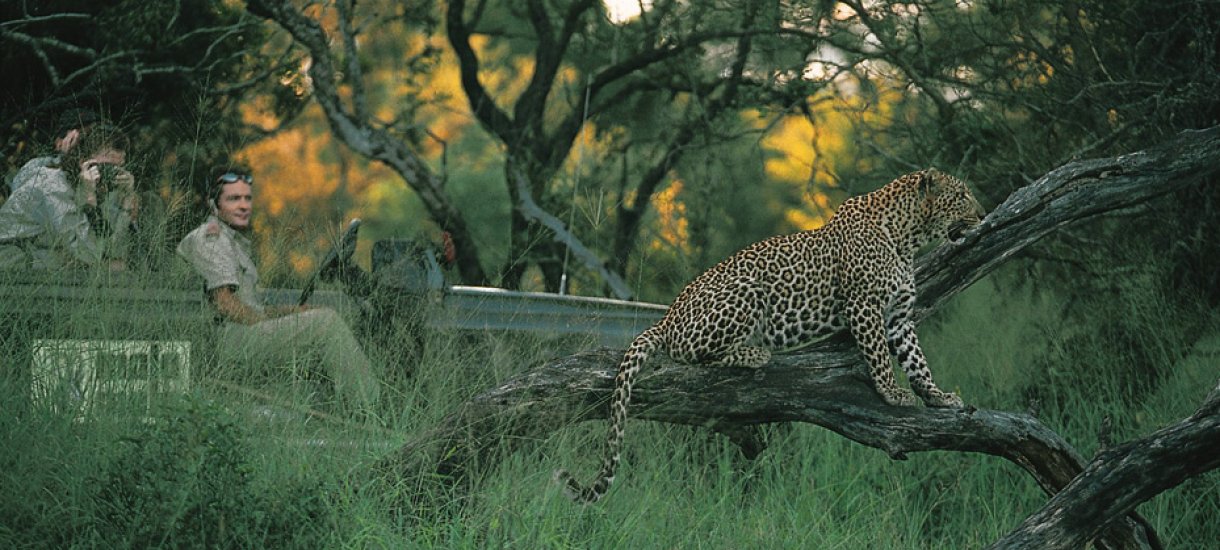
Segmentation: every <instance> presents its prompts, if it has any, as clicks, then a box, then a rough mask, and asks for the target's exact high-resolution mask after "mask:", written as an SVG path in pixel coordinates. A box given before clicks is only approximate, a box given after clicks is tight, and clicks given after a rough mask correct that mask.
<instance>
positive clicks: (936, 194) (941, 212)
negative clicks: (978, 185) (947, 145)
mask: <svg viewBox="0 0 1220 550" xmlns="http://www.w3.org/2000/svg"><path fill="white" fill-rule="evenodd" d="M918 174H919V176H920V181H919V189H920V192H921V193H923V201H922V204H921V207H920V209H921V211H922V214H923V220H924V228H923V233H924V235H925V237H926V238H927V239H928V240H940V239H945V240H948V241H949V242H951V243H953V244H961V242H962V241H964V240H965V239H966V235H967V234H968V233H969V232H970V230H972V229H974V228H975V227H976V226H978V225H979V223H980V222H981V221H982V219H983V215H984V214H986V212H985V211H984V210H983V207H982V206H981V205H980V204H979V201H977V200H975V198H974V194H972V193H971V192H970V188H969V187H966V184H965V183H962V180H959V179H957V178H955V177H953V176H950V175H949V174H946V173H944V172H941V171H939V170H937V169H935V168H928V169H927V170H923V171H921V172H919V173H918Z"/></svg>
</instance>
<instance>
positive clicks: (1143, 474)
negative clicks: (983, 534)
mask: <svg viewBox="0 0 1220 550" xmlns="http://www.w3.org/2000/svg"><path fill="white" fill-rule="evenodd" d="M1217 467H1220V385H1217V387H1216V388H1215V389H1213V390H1212V392H1211V394H1210V395H1208V397H1207V399H1206V400H1205V401H1204V403H1203V406H1201V407H1199V410H1198V411H1196V412H1195V414H1193V415H1191V416H1190V418H1187V419H1185V420H1182V421H1181V422H1178V423H1177V424H1174V425H1172V426H1169V427H1166V428H1163V429H1161V430H1158V431H1157V432H1155V433H1153V434H1152V435H1149V436H1147V437H1144V438H1140V439H1137V440H1134V441H1130V442H1127V443H1125V444H1123V445H1120V446H1118V447H1114V448H1112V449H1106V450H1105V451H1103V452H1101V453H1098V455H1097V456H1096V457H1094V458H1093V460H1092V461H1091V462H1089V464H1088V466H1086V467H1085V469H1084V472H1082V473H1081V474H1080V475H1078V476H1076V478H1075V479H1074V480H1072V482H1071V483H1069V484H1068V486H1067V487H1064V488H1063V490H1061V491H1059V492H1058V493H1057V494H1055V496H1054V497H1052V498H1051V500H1050V502H1047V503H1046V506H1044V507H1042V509H1041V510H1038V511H1037V512H1035V513H1034V514H1033V515H1031V516H1029V517H1028V518H1026V520H1025V521H1024V522H1022V523H1021V525H1020V526H1018V527H1017V528H1016V529H1015V530H1014V531H1013V532H1012V533H1009V534H1008V535H1007V536H1005V537H1004V538H1002V539H1000V540H999V541H997V542H996V543H995V544H994V545H992V546H991V548H994V549H997V550H999V549H1004V550H1015V549H1024V548H1030V549H1039V550H1041V549H1056V548H1063V549H1070V548H1083V547H1084V545H1085V543H1087V542H1088V541H1090V540H1092V539H1093V538H1094V537H1096V536H1097V534H1098V533H1099V532H1100V531H1101V530H1102V529H1103V528H1104V527H1105V526H1106V525H1107V524H1108V523H1109V521H1110V520H1112V519H1113V518H1116V517H1121V516H1123V515H1126V514H1128V513H1130V512H1131V511H1132V510H1134V509H1135V507H1136V506H1137V505H1139V504H1140V503H1142V502H1144V501H1146V500H1148V499H1150V498H1152V497H1154V496H1156V495H1158V494H1160V493H1161V492H1163V491H1165V490H1167V489H1170V488H1173V487H1176V486H1177V485H1178V484H1180V483H1182V482H1183V481H1185V480H1187V479H1188V478H1191V477H1194V476H1197V475H1200V474H1203V473H1207V472H1209V471H1211V470H1215V469H1216V468H1217Z"/></svg>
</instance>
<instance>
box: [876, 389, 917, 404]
mask: <svg viewBox="0 0 1220 550" xmlns="http://www.w3.org/2000/svg"><path fill="white" fill-rule="evenodd" d="M881 398H882V399H884V400H885V402H886V403H889V404H891V405H894V406H895V407H914V406H915V405H916V404H918V403H919V399H918V398H917V397H915V393H914V392H912V391H911V390H907V389H903V388H895V389H894V390H892V391H890V392H882V393H881Z"/></svg>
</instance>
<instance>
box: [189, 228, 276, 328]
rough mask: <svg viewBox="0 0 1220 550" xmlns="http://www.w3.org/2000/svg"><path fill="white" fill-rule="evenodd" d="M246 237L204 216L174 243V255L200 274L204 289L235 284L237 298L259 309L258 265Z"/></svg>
mask: <svg viewBox="0 0 1220 550" xmlns="http://www.w3.org/2000/svg"><path fill="white" fill-rule="evenodd" d="M251 249H252V245H251V243H250V237H249V236H247V235H246V234H244V233H241V232H239V231H237V230H235V229H233V228H232V227H229V225H228V224H226V223H223V222H221V221H220V219H218V218H217V217H216V216H214V215H213V216H208V219H207V221H205V222H203V225H200V226H199V227H197V228H195V229H194V230H193V231H191V232H190V233H188V234H187V235H186V237H184V238H183V239H182V242H180V243H178V255H179V256H181V257H182V258H183V259H185V260H186V261H187V262H188V263H190V264H191V267H192V268H194V269H195V272H196V273H198V274H199V275H200V276H201V277H203V287H204V290H205V291H212V290H215V289H217V288H220V287H222V286H231V287H236V289H237V290H236V294H237V298H238V299H239V300H241V301H242V302H244V303H245V304H246V305H248V306H250V307H251V308H254V309H255V310H256V311H258V312H259V313H262V312H263V304H262V302H261V301H259V299H258V268H256V267H255V266H254V260H253V259H252V255H251V253H250V251H251Z"/></svg>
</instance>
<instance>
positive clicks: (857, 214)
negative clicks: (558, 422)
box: [553, 168, 985, 504]
mask: <svg viewBox="0 0 1220 550" xmlns="http://www.w3.org/2000/svg"><path fill="white" fill-rule="evenodd" d="M984 214H985V211H984V209H983V207H982V206H981V205H980V204H979V202H978V201H977V200H976V199H975V197H974V195H973V194H972V193H971V191H970V189H969V187H967V186H966V184H965V183H964V182H962V181H961V180H960V179H958V178H956V177H954V176H952V175H949V174H946V173H944V172H941V171H940V170H937V169H936V168H928V169H924V170H920V171H916V172H912V173H909V174H905V175H902V176H900V177H898V178H897V179H895V180H893V181H891V182H890V183H888V184H886V185H884V186H883V187H881V188H879V189H877V190H875V191H872V192H870V193H866V194H863V195H858V196H854V197H851V198H849V199H847V200H845V201H843V203H842V204H841V205H840V206H839V208H838V209H837V211H836V212H835V213H834V214H833V215H832V216H831V218H830V219H829V220H827V221H826V223H825V224H824V225H822V226H821V227H819V228H816V229H812V230H808V231H801V232H797V233H793V234H786V235H779V236H774V237H771V238H768V239H765V240H762V241H759V242H757V243H754V244H752V245H750V246H747V247H746V248H743V249H741V250H739V251H738V252H736V253H734V254H733V255H731V256H729V257H728V258H726V259H725V260H723V261H721V262H720V263H718V264H716V265H714V266H713V267H711V268H710V269H708V270H707V271H705V272H703V273H702V274H701V275H699V276H698V277H696V278H695V279H694V280H692V281H691V282H690V283H689V284H687V286H686V287H684V288H683V289H682V291H681V292H679V293H678V296H677V297H676V298H675V299H674V301H673V302H672V303H671V305H670V306H669V308H668V309H667V310H666V312H665V314H664V315H663V316H662V318H661V319H660V320H659V321H657V322H656V323H655V324H653V325H652V326H650V327H649V328H647V329H645V330H644V331H643V332H641V333H640V334H639V335H638V336H637V337H636V338H635V339H634V340H633V341H632V342H631V344H630V345H629V346H628V348H627V350H626V351H625V353H624V354H623V358H622V360H621V362H620V363H619V365H618V373H617V375H616V376H615V381H614V393H613V395H612V396H611V403H610V430H609V434H608V435H607V436H606V444H605V454H604V455H603V458H602V462H601V468H600V470H599V471H598V474H597V477H596V479H595V480H594V481H593V482H592V483H590V484H588V485H582V484H580V483H579V482H578V481H577V480H576V479H575V477H574V476H573V475H572V474H571V473H569V472H568V471H567V470H562V469H561V470H556V471H555V473H554V476H553V477H554V480H555V482H557V483H558V484H559V485H561V486H562V487H563V488H564V492H565V493H566V494H567V495H568V496H569V497H570V498H571V499H572V500H574V501H576V502H578V503H585V504H591V503H594V502H597V501H598V500H600V499H601V498H602V496H604V495H605V494H606V492H607V491H608V490H609V488H610V485H611V484H612V483H613V482H614V478H615V474H616V471H617V469H618V466H619V462H620V453H621V450H622V446H623V438H624V429H625V423H626V420H627V406H628V403H630V401H631V389H632V386H633V382H634V380H635V377H636V375H637V374H638V373H639V372H640V369H641V368H642V367H643V366H644V364H645V362H646V361H647V359H648V358H649V357H650V356H652V355H653V354H655V353H659V352H663V353H665V354H667V355H668V356H669V357H670V359H672V360H673V361H674V362H676V363H679V364H690V365H706V366H724V367H742V368H749V369H756V368H759V367H762V366H763V365H765V364H766V363H768V362H769V361H770V359H771V356H772V353H784V352H790V351H795V350H798V349H800V348H804V347H808V346H810V345H812V344H814V343H816V342H819V341H822V340H825V339H827V338H828V337H830V336H832V335H834V334H837V333H841V332H843V331H845V330H846V331H847V332H848V333H850V335H851V337H852V339H854V341H855V344H856V346H857V348H859V350H860V352H861V354H862V355H863V356H864V359H865V362H866V363H867V370H868V375H869V377H870V378H871V382H872V385H873V387H874V388H875V390H876V392H877V393H878V394H879V396H880V398H881V399H882V400H884V402H885V403H887V404H889V405H891V406H900V407H909V406H916V405H917V404H918V401H917V399H916V394H917V395H918V397H919V398H922V400H923V402H924V404H925V405H926V406H929V407H940V408H959V409H960V408H963V407H964V404H963V402H962V399H961V398H960V397H959V396H958V395H957V394H955V393H951V392H947V391H944V390H942V389H940V388H939V387H937V385H936V383H935V382H934V381H933V380H932V372H931V370H929V368H928V362H927V358H926V357H925V355H924V353H923V351H922V349H921V347H920V344H919V339H918V337H917V336H916V334H915V323H914V320H913V319H912V311H913V308H914V306H915V299H916V289H915V258H916V255H917V253H918V252H919V251H921V250H923V249H925V247H927V246H928V245H929V244H931V243H933V242H936V241H941V240H947V241H948V242H950V243H952V244H954V245H960V244H962V243H963V242H964V241H965V239H966V238H967V237H968V235H969V234H970V233H972V232H974V231H975V230H976V228H977V226H979V225H980V223H981V222H982V219H983V216H984ZM892 358H896V359H897V361H898V363H899V364H900V365H901V368H902V370H903V372H905V374H906V377H907V379H908V382H909V385H910V387H911V389H910V390H908V389H904V388H900V387H899V386H898V385H897V383H896V382H895V378H894V372H893V370H894V369H893V368H892V367H893V365H892ZM912 390H914V391H912Z"/></svg>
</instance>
